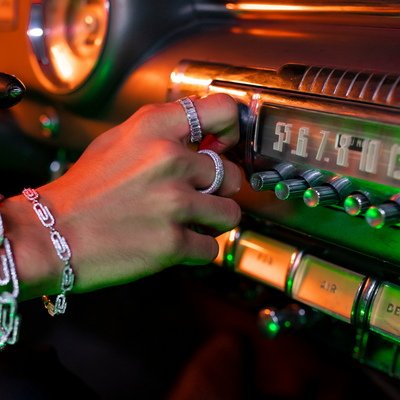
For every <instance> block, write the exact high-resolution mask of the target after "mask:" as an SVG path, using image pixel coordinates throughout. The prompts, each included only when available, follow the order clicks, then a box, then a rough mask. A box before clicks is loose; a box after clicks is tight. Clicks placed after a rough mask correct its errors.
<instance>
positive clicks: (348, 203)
mask: <svg viewBox="0 0 400 400" xmlns="http://www.w3.org/2000/svg"><path fill="white" fill-rule="evenodd" d="M343 206H344V210H345V211H346V212H347V214H349V215H352V216H355V215H358V214H360V212H361V207H360V203H359V202H358V201H357V199H355V198H354V197H351V196H349V197H347V199H346V200H345V201H344V204H343Z"/></svg>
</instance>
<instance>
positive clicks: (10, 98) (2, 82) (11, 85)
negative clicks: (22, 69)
mask: <svg viewBox="0 0 400 400" xmlns="http://www.w3.org/2000/svg"><path fill="white" fill-rule="evenodd" d="M25 90H26V89H25V85H24V84H23V83H22V82H21V81H20V80H19V79H17V78H16V77H15V76H13V75H8V74H5V73H3V72H0V108H9V107H12V106H15V105H16V104H18V103H19V102H20V101H21V100H22V97H23V96H24V94H25Z"/></svg>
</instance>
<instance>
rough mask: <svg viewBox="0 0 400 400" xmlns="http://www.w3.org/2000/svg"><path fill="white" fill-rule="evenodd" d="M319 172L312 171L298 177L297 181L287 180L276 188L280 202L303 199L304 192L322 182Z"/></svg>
mask: <svg viewBox="0 0 400 400" xmlns="http://www.w3.org/2000/svg"><path fill="white" fill-rule="evenodd" d="M322 178H323V177H322V174H321V173H320V172H319V171H316V170H313V169H310V170H307V171H305V172H303V173H302V174H300V175H299V176H298V178H297V179H287V180H284V181H281V182H279V183H278V184H277V185H276V186H275V194H276V197H278V199H280V200H287V199H289V198H290V199H295V198H299V197H303V195H304V192H305V191H306V190H307V189H308V188H309V187H311V186H313V185H316V184H318V183H320V182H321V181H322Z"/></svg>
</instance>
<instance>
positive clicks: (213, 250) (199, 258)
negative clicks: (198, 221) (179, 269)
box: [178, 229, 218, 265]
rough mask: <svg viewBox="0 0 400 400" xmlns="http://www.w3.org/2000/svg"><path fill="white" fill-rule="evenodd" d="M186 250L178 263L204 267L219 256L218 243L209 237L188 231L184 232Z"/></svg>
mask: <svg viewBox="0 0 400 400" xmlns="http://www.w3.org/2000/svg"><path fill="white" fill-rule="evenodd" d="M184 237H185V246H183V247H184V248H185V251H184V253H182V255H181V257H180V260H178V263H180V264H185V265H204V264H209V263H211V262H213V261H214V259H215V258H216V257H217V255H218V243H217V241H216V240H215V239H214V238H213V237H211V236H208V235H202V234H200V233H197V232H193V231H191V230H190V229H187V230H186V231H185V232H184Z"/></svg>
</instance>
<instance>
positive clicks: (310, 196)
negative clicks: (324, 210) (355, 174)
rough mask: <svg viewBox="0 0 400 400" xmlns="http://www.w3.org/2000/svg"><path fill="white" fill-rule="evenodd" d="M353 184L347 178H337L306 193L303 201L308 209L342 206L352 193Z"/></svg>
mask: <svg viewBox="0 0 400 400" xmlns="http://www.w3.org/2000/svg"><path fill="white" fill-rule="evenodd" d="M351 186H352V184H351V182H350V181H349V180H348V179H347V178H339V177H338V176H335V177H334V178H332V179H330V180H329V182H327V183H325V184H324V185H322V186H316V187H311V188H309V189H307V190H306V191H305V192H304V196H303V200H304V203H305V204H306V205H307V206H308V207H317V206H329V205H334V204H340V203H341V201H343V199H344V198H345V197H346V195H347V194H349V193H350V188H351Z"/></svg>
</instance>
